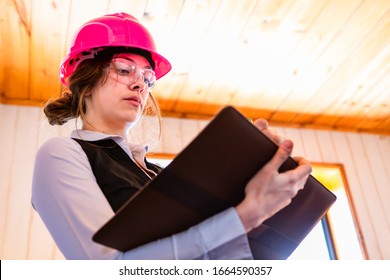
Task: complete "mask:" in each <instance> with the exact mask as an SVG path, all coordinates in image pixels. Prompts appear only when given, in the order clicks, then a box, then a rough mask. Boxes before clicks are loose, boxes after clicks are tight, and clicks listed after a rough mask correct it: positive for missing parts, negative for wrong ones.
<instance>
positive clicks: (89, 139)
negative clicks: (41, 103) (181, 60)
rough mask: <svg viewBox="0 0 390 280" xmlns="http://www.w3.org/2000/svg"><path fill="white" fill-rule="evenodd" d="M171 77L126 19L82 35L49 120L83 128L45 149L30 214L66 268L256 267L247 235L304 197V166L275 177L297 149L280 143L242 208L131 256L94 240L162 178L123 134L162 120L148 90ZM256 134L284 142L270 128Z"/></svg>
mask: <svg viewBox="0 0 390 280" xmlns="http://www.w3.org/2000/svg"><path fill="white" fill-rule="evenodd" d="M170 69H171V65H170V63H169V62H168V60H166V59H165V58H164V57H163V56H161V55H159V54H158V53H157V52H156V48H155V45H154V42H153V39H152V37H151V36H150V34H149V32H148V31H147V30H146V29H145V28H144V27H143V26H142V25H141V24H140V23H139V22H138V21H137V20H136V19H135V18H134V17H132V16H130V15H128V14H124V13H118V14H112V15H105V16H103V17H100V18H96V19H94V20H91V21H89V22H88V23H86V24H84V25H83V26H82V27H81V28H80V29H79V30H78V32H76V34H75V37H74V39H73V42H72V44H71V46H70V48H69V50H68V53H67V55H66V56H65V57H64V59H63V60H62V62H61V70H60V77H61V81H62V83H63V84H64V85H65V86H67V87H68V88H69V90H68V91H67V92H65V93H64V94H63V96H62V97H61V98H58V99H56V100H53V101H51V102H49V103H48V104H47V105H46V107H45V108H44V112H45V114H46V116H47V117H48V120H49V123H50V124H52V125H62V124H64V123H65V122H67V121H68V120H70V119H72V118H78V117H80V118H81V119H82V129H76V130H74V131H73V132H72V133H71V136H70V137H54V138H52V139H49V140H48V141H47V142H46V143H44V144H43V145H42V147H41V148H40V149H39V151H38V153H37V156H36V162H35V169H34V177H33V186H32V188H33V189H32V203H33V206H34V208H35V210H36V211H37V212H38V213H39V214H40V216H41V218H42V220H43V221H44V223H45V225H46V227H47V228H48V230H49V232H50V233H51V235H52V236H53V238H54V240H55V242H56V244H57V245H58V247H59V249H60V250H61V251H62V253H63V254H64V256H65V257H66V258H67V259H251V258H252V255H251V251H250V248H249V245H248V240H247V237H246V233H247V232H249V231H250V230H251V229H253V228H254V227H257V226H258V225H260V224H261V223H262V222H263V221H264V220H266V219H267V218H269V217H270V216H272V215H273V214H274V213H276V212H277V211H279V210H280V209H282V208H283V207H285V206H286V205H288V204H289V203H290V201H291V199H292V198H293V197H294V196H295V195H296V193H297V192H298V191H299V190H300V189H301V188H303V186H304V184H305V182H306V180H307V177H308V176H309V173H310V172H311V167H310V165H309V164H308V162H307V161H305V160H304V159H298V167H297V168H296V169H294V170H291V171H288V172H285V173H282V174H279V173H278V168H279V166H280V165H281V164H282V163H283V162H284V161H285V159H286V158H287V157H288V156H289V155H290V154H291V151H292V142H291V141H288V140H286V141H280V146H279V149H278V151H277V153H276V155H275V156H274V158H273V159H272V160H271V161H270V162H269V163H268V164H267V165H265V166H264V167H263V168H262V169H261V170H259V171H258V173H257V174H256V175H255V176H254V177H253V178H252V179H251V180H250V181H249V182H248V184H247V186H246V189H245V191H246V195H245V198H244V200H243V201H242V202H241V203H240V204H238V205H237V206H236V207H231V208H229V209H227V210H225V211H223V212H221V213H219V214H217V215H215V216H213V217H211V218H209V219H207V220H205V221H203V222H202V223H200V224H198V225H196V226H194V227H191V228H189V229H188V230H186V231H183V232H181V233H177V234H175V235H173V236H170V237H167V238H164V239H161V240H156V241H154V242H151V243H148V244H146V245H143V246H140V247H138V248H136V249H133V250H130V251H127V252H119V251H116V250H114V249H111V248H108V247H105V246H102V245H100V244H97V243H94V242H93V241H92V236H93V234H94V233H95V232H96V231H97V230H98V229H99V228H100V227H101V226H102V225H103V224H104V223H106V222H107V221H108V220H109V219H110V218H111V217H112V216H113V215H114V213H115V211H116V210H118V209H119V208H120V207H121V206H122V205H123V204H124V202H125V201H127V200H128V199H129V198H130V197H131V196H132V195H133V194H135V193H136V192H137V190H139V189H140V188H141V187H142V186H143V185H144V184H145V183H147V182H148V180H150V179H151V178H153V177H154V176H155V175H156V173H158V172H159V171H160V168H159V167H158V166H156V165H154V164H151V163H149V162H147V161H146V160H145V154H146V152H147V149H146V148H145V146H143V145H138V144H134V143H129V142H128V140H127V135H128V133H129V130H130V129H132V127H133V126H134V125H135V124H136V123H137V122H140V121H142V115H143V114H145V113H146V112H148V114H149V115H150V112H155V113H156V114H157V115H158V107H157V106H156V103H155V102H154V99H153V96H152V95H151V92H150V91H151V89H152V88H153V85H154V83H155V81H156V80H158V79H159V78H161V77H162V76H164V75H165V74H166V73H168V72H169V71H170ZM255 125H256V126H257V127H258V128H259V129H260V130H262V131H263V132H265V133H266V134H268V135H269V136H270V137H272V138H273V139H274V140H275V141H279V139H278V137H277V136H276V135H274V134H272V133H270V131H269V129H268V127H267V123H266V122H265V121H264V120H258V121H256V122H255ZM133 129H134V128H133ZM226 225H229V226H228V227H227V226H226ZM135 226H136V225H135ZM226 228H229V230H226ZM129 238H131V236H129Z"/></svg>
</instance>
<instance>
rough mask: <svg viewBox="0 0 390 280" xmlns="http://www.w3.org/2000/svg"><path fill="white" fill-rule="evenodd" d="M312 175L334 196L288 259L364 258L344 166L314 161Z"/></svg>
mask: <svg viewBox="0 0 390 280" xmlns="http://www.w3.org/2000/svg"><path fill="white" fill-rule="evenodd" d="M312 175H313V176H314V177H315V178H316V179H317V180H318V181H320V182H321V183H322V184H323V185H324V186H325V187H327V188H328V189H329V190H330V191H332V192H333V193H334V194H335V195H336V196H337V200H336V202H335V204H334V205H333V206H332V207H331V208H330V210H329V212H328V213H327V214H326V216H325V217H324V218H323V219H322V220H321V222H320V223H318V225H317V226H316V227H315V228H314V229H313V231H312V232H311V233H310V234H309V235H308V236H307V237H306V238H305V239H304V240H303V242H302V243H301V244H300V246H299V247H298V248H297V249H296V250H295V251H294V253H293V254H292V255H291V256H290V258H289V259H306V260H308V259H319V260H320V259H344V260H359V259H363V258H364V256H365V249H364V247H363V246H362V245H361V244H360V243H359V239H358V232H359V224H358V222H357V219H356V218H355V214H354V208H353V203H352V200H351V199H350V194H349V190H348V185H347V182H346V177H345V176H344V170H343V167H342V166H341V165H337V164H329V165H328V164H313V172H312Z"/></svg>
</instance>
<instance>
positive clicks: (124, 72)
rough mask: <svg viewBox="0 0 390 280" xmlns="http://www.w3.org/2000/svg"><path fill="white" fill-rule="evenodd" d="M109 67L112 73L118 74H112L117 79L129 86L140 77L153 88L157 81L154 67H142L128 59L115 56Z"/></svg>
mask: <svg viewBox="0 0 390 280" xmlns="http://www.w3.org/2000/svg"><path fill="white" fill-rule="evenodd" d="M108 69H109V70H110V74H112V73H114V74H116V75H115V76H112V77H113V78H114V79H115V80H117V81H118V82H120V83H122V84H124V85H127V86H129V85H131V84H133V83H134V82H135V81H137V80H138V79H139V78H140V77H142V80H143V81H144V82H145V84H146V85H147V86H148V88H149V89H152V88H153V86H154V83H155V82H156V75H155V73H154V71H153V70H152V69H141V68H139V67H138V66H137V64H135V63H134V62H132V61H131V60H128V59H124V58H113V59H112V60H111V63H110V66H109V67H108Z"/></svg>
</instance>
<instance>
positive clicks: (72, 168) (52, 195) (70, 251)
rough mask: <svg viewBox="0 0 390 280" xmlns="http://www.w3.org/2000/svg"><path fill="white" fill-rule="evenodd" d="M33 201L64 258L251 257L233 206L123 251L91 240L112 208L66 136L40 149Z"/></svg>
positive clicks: (77, 147)
mask: <svg viewBox="0 0 390 280" xmlns="http://www.w3.org/2000/svg"><path fill="white" fill-rule="evenodd" d="M32 204H33V207H34V209H35V210H36V211H37V212H38V213H39V215H40V216H41V218H42V220H43V222H44V224H45V225H46V227H47V229H48V230H49V232H50V234H51V235H52V237H53V239H54V241H55V242H56V244H57V246H58V247H59V249H60V250H61V252H62V253H63V254H64V256H65V258H67V259H251V258H252V254H251V251H250V248H249V244H248V240H247V235H246V233H245V230H244V228H243V226H242V223H241V221H240V219H239V217H238V215H237V212H236V211H235V209H234V208H229V209H227V210H225V211H223V212H221V213H219V214H217V215H215V216H213V217H211V218H209V219H207V220H205V221H203V222H201V223H199V224H198V225H195V226H193V227H191V228H189V229H188V230H186V231H183V232H181V233H178V234H175V235H172V236H170V237H167V238H163V239H160V240H156V241H153V242H150V243H148V244H145V245H143V246H140V247H138V248H135V249H132V250H129V251H127V252H120V251H117V250H114V249H112V248H109V247H106V246H103V245H101V244H98V243H95V242H94V241H93V240H92V236H93V234H94V233H95V232H96V231H97V230H98V229H99V228H100V227H101V226H102V225H103V224H105V223H106V222H107V221H108V220H109V219H110V218H112V217H113V215H114V212H113V210H112V209H111V207H110V205H109V203H108V201H107V199H106V198H105V197H104V194H103V193H102V191H101V190H100V188H99V186H98V185H97V183H96V179H95V177H94V175H93V172H92V170H91V167H90V164H89V161H88V158H87V156H86V154H85V153H84V151H83V150H82V148H81V147H80V145H79V144H78V143H77V142H76V141H74V140H72V139H70V138H66V137H55V138H52V139H50V140H48V141H47V142H46V143H45V144H44V145H42V146H41V148H40V149H39V150H38V152H37V155H36V160H35V167H34V175H33V183H32ZM129 238H131V236H129Z"/></svg>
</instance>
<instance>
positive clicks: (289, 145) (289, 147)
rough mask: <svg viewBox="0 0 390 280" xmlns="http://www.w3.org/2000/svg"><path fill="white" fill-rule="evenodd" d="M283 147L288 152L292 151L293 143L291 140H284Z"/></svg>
mask: <svg viewBox="0 0 390 280" xmlns="http://www.w3.org/2000/svg"><path fill="white" fill-rule="evenodd" d="M282 145H283V146H284V148H285V149H286V150H288V151H291V150H292V148H293V143H292V142H291V141H290V140H284V141H283V142H282Z"/></svg>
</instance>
